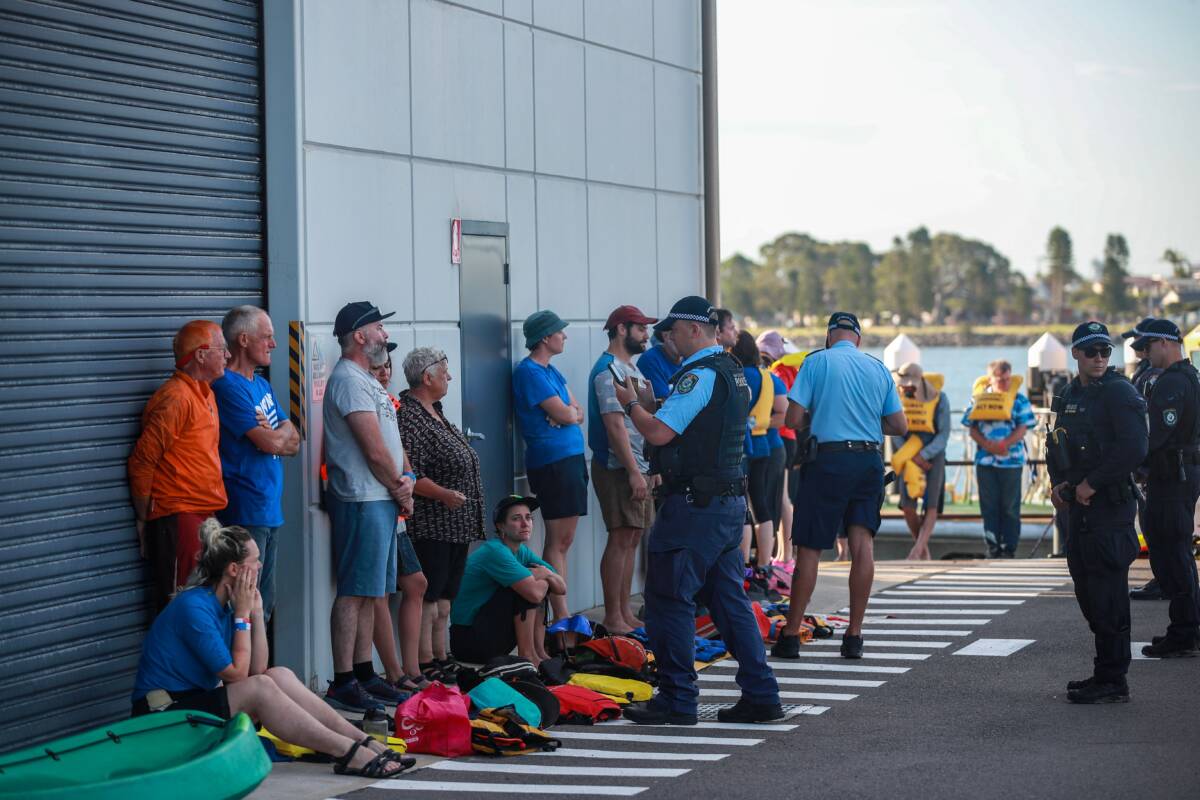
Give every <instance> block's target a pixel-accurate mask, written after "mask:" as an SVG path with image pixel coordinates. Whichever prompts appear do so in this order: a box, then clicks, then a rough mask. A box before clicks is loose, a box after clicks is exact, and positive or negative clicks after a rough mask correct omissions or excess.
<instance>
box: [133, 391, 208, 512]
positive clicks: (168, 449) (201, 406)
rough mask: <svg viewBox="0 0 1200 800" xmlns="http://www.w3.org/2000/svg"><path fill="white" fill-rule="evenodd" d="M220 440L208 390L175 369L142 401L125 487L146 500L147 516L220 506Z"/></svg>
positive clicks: (203, 509)
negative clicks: (143, 406)
mask: <svg viewBox="0 0 1200 800" xmlns="http://www.w3.org/2000/svg"><path fill="white" fill-rule="evenodd" d="M219 438H220V426H219V423H218V420H217V404H216V400H215V399H214V398H213V393H212V389H211V388H210V387H209V385H208V384H207V383H200V382H198V381H196V380H195V379H193V378H192V377H191V376H189V375H187V374H185V373H183V372H180V371H178V370H176V371H175V374H174V375H172V376H171V377H170V378H168V379H167V382H166V383H164V384H163V385H162V386H160V387H159V388H158V391H156V392H155V393H154V394H153V396H151V398H150V399H149V400H148V401H147V402H146V410H145V411H143V412H142V434H141V436H139V437H138V440H137V444H135V445H134V446H133V452H132V453H130V455H129V486H130V490H131V491H132V493H133V495H134V496H135V497H147V496H148V497H149V498H150V500H151V504H152V505H151V509H150V514H149V519H157V518H159V517H165V516H168V515H170V514H179V513H183V512H186V513H191V514H212V513H215V512H217V511H220V510H221V509H223V508H225V506H226V505H227V503H228V500H227V499H226V497H225V484H224V483H223V482H222V481H221V458H220V455H219V454H218V452H217V442H218V440H219Z"/></svg>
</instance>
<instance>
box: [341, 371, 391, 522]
mask: <svg viewBox="0 0 1200 800" xmlns="http://www.w3.org/2000/svg"><path fill="white" fill-rule="evenodd" d="M356 411H370V412H373V413H374V414H375V416H376V417H377V418H378V419H379V430H380V432H381V433H382V435H383V443H384V445H386V446H387V449H388V452H389V453H391V454H392V460H393V461H395V462H396V469H397V471H403V470H404V445H403V444H402V443H401V441H400V426H399V425H398V424H397V422H396V409H395V407H393V406H392V400H391V398H390V397H388V393H387V391H386V390H385V389H384V388H383V387H382V386H381V385H380V384H379V381H377V380H375V378H373V377H371V374H370V373H369V372H367V371H366V370H365V369H363V368H362V367H360V366H359V365H358V364H355V363H354V362H353V361H350V360H349V359H345V358H343V359H341V360H339V361H338V362H337V365H336V366H334V368H333V372H332V373H330V375H329V382H328V383H327V384H326V386H325V405H324V408H323V409H322V411H321V416H322V419H323V421H324V424H325V465H326V467H327V469H328V472H329V491H331V492H333V493H334V494H335V495H337V497H338V499H339V500H343V501H346V502H349V503H361V502H364V501H367V500H387V499H389V498H391V495H390V494H388V490H387V487H386V486H384V485H383V484H382V483H380V482H379V481H378V480H377V479H376V478H375V475H374V474H373V473H372V472H371V467H370V466H368V464H367V459H366V458H365V457H364V456H363V452H362V449H361V448H360V447H359V446H358V440H357V439H355V438H354V432H353V431H352V430H350V424H349V423H348V422H346V416H347V415H349V414H353V413H354V412H356Z"/></svg>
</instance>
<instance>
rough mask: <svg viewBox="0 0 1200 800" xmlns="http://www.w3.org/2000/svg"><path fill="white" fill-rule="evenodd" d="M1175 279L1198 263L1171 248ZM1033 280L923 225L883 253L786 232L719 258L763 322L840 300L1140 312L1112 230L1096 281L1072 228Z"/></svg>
mask: <svg viewBox="0 0 1200 800" xmlns="http://www.w3.org/2000/svg"><path fill="white" fill-rule="evenodd" d="M1163 260H1164V261H1167V262H1168V263H1170V264H1171V265H1172V268H1173V272H1174V274H1175V276H1176V277H1184V276H1187V275H1188V274H1189V272H1190V264H1188V262H1187V260H1186V259H1185V258H1183V256H1182V255H1180V254H1178V253H1177V252H1175V251H1172V250H1168V251H1167V252H1166V253H1165V254H1164V255H1163ZM1041 261H1042V265H1041V266H1042V270H1041V272H1040V273H1039V274H1038V276H1037V278H1036V279H1035V281H1034V282H1031V281H1029V280H1028V279H1027V278H1026V276H1025V275H1024V274H1023V273H1022V272H1020V271H1019V270H1015V269H1013V268H1012V265H1011V263H1010V262H1009V260H1008V258H1007V257H1006V256H1005V255H1004V254H1002V253H1000V252H999V251H998V250H996V248H994V247H993V246H992V245H990V244H988V243H987V242H982V241H977V240H975V239H968V238H965V237H963V236H960V235H958V234H956V233H937V234H934V235H932V236H931V235H930V233H929V231H928V230H927V229H926V228H924V227H920V228H917V229H915V230H913V231H910V232H909V233H908V235H906V236H904V237H903V238H901V237H899V236H897V237H896V238H895V239H893V240H892V246H891V248H890V249H889V250H888V251H887V252H885V253H875V252H873V251H872V250H871V248H870V247H869V246H868V245H867V244H865V243H863V242H823V241H820V240H819V239H815V238H813V237H812V236H810V235H808V234H805V233H785V234H783V235H782V236H780V237H778V238H777V239H775V240H774V241H772V242H768V243H767V244H764V245H763V246H762V248H761V249H760V251H759V260H757V261H755V260H752V259H749V258H747V257H745V256H744V255H742V254H740V253H739V254H736V255H734V256H732V257H731V258H728V259H726V260H725V261H724V262H722V264H721V297H722V303H723V304H724V305H726V306H728V307H730V308H733V309H736V310H737V312H738V313H739V314H743V315H746V316H749V317H752V318H754V319H756V320H759V321H763V322H767V321H771V322H774V323H784V324H789V323H790V324H804V323H806V322H811V321H813V320H815V319H817V318H820V317H821V316H823V315H825V314H827V313H829V310H830V309H832V308H841V309H847V310H852V311H855V312H857V313H859V314H860V315H865V316H868V317H872V318H873V319H874V320H875V321H877V322H879V323H883V324H892V323H896V324H902V325H913V324H917V325H920V324H933V325H942V324H965V325H970V324H982V323H994V322H999V323H1019V322H1031V321H1040V322H1062V321H1064V320H1071V319H1076V318H1078V317H1079V316H1081V315H1100V316H1104V317H1106V318H1113V317H1119V316H1121V315H1127V314H1129V313H1130V312H1132V311H1134V310H1135V309H1134V304H1135V303H1136V300H1135V298H1133V297H1132V296H1131V295H1130V292H1129V291H1128V287H1127V280H1126V279H1127V278H1128V276H1129V246H1128V244H1127V243H1126V241H1125V237H1124V236H1121V235H1120V234H1111V235H1109V236H1108V238H1107V241H1106V242H1105V247H1104V257H1103V258H1102V259H1100V260H1099V261H1096V262H1094V264H1093V271H1094V273H1095V279H1094V280H1090V281H1089V280H1085V279H1084V278H1083V277H1082V276H1081V275H1080V274H1079V273H1078V272H1077V271H1076V268H1075V259H1074V254H1073V248H1072V243H1071V237H1070V234H1068V233H1067V231H1065V230H1063V229H1062V228H1061V227H1055V228H1054V229H1053V230H1051V231H1050V234H1049V236H1048V238H1047V241H1046V254H1045V256H1044V257H1043V258H1042V259H1041Z"/></svg>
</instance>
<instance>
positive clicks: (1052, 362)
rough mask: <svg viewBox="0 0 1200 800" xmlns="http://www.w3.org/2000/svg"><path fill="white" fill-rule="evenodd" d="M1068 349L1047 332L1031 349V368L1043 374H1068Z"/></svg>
mask: <svg viewBox="0 0 1200 800" xmlns="http://www.w3.org/2000/svg"><path fill="white" fill-rule="evenodd" d="M1067 356H1068V353H1067V348H1066V347H1064V346H1063V344H1062V342H1060V341H1059V340H1058V339H1055V338H1054V337H1053V336H1051V335H1050V333H1049V332H1048V331H1047V332H1046V333H1043V334H1042V336H1041V338H1040V339H1038V340H1037V341H1036V342H1034V343H1033V346H1032V347H1030V348H1029V366H1030V367H1032V368H1034V369H1039V370H1041V371H1042V372H1066V371H1067Z"/></svg>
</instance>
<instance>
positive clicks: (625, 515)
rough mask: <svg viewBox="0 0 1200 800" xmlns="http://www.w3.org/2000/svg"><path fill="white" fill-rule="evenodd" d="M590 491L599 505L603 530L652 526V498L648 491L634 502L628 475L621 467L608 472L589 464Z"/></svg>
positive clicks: (594, 464) (598, 465)
mask: <svg viewBox="0 0 1200 800" xmlns="http://www.w3.org/2000/svg"><path fill="white" fill-rule="evenodd" d="M592 487H593V488H594V489H595V490H596V499H597V500H599V501H600V515H601V516H602V517H604V527H605V529H606V530H610V531H611V530H615V529H616V528H640V529H641V530H648V529H649V528H650V526H651V525H653V524H654V498H653V496H652V495H651V493H650V492H649V491H647V492H646V496H645V497H644V498H642V499H641V500H634V499H633V490H632V489H630V488H629V473H628V472H627V471H626V470H625V468H624V467H618V468H616V469H608V468H607V467H604V466H601V465H600V464H598V463H596V462H595V461H592Z"/></svg>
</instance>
